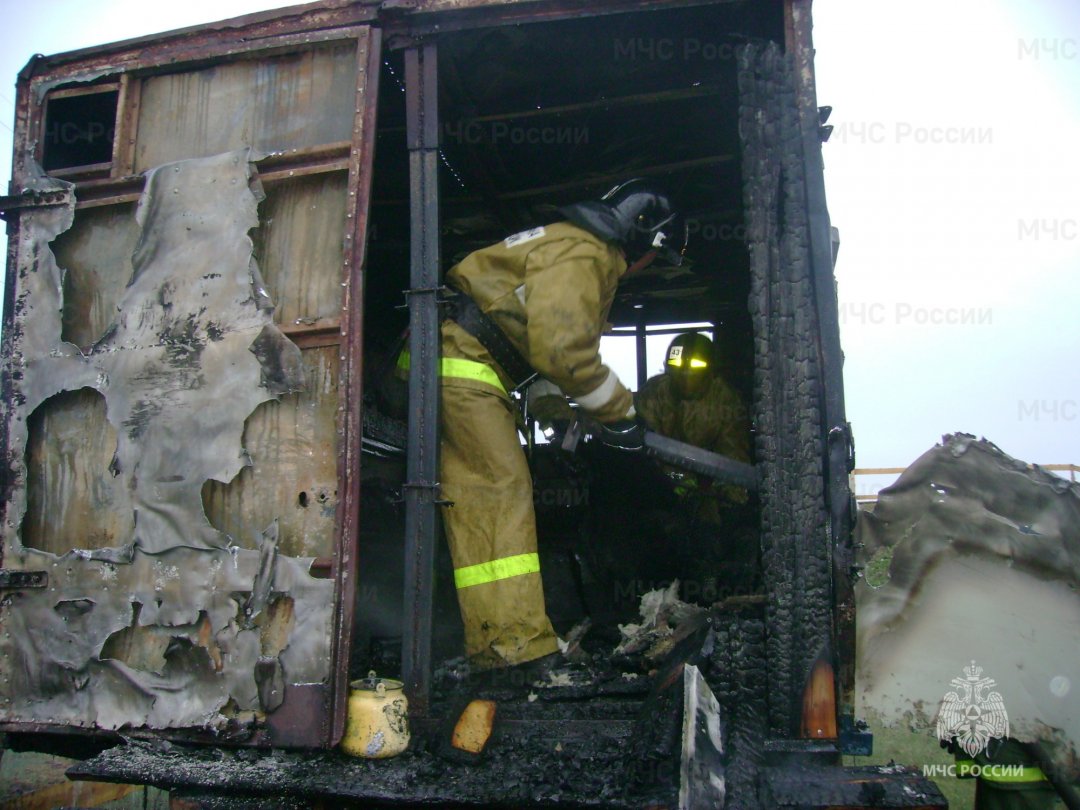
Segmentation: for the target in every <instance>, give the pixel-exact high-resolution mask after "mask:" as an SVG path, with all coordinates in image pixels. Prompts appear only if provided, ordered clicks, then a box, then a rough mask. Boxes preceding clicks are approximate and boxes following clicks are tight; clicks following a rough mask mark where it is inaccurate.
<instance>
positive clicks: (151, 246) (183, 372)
mask: <svg viewBox="0 0 1080 810" xmlns="http://www.w3.org/2000/svg"><path fill="white" fill-rule="evenodd" d="M250 158H251V155H250V154H249V150H247V149H243V150H240V151H236V152H231V153H226V154H223V155H218V156H214V157H210V158H203V159H199V160H188V161H182V162H179V163H174V164H169V165H165V166H161V167H159V168H157V169H154V170H152V171H151V172H149V173H148V176H147V180H146V190H145V192H144V193H143V196H142V198H141V200H140V202H139V205H138V208H137V209H136V222H137V225H138V228H139V236H138V240H137V243H136V246H135V250H134V254H133V258H132V261H131V267H132V272H131V278H130V282H129V283H128V286H127V287H126V288H125V289H124V290H123V293H122V295H120V297H119V300H118V301H117V303H116V312H115V317H114V319H113V321H112V323H111V324H110V325H109V326H108V327H107V328H106V329H105V334H104V336H103V337H102V338H101V339H100V340H99V341H97V343H95V344H94V345H93V347H92V348H91V349H90V350H89V351H88V353H87V354H85V355H84V354H83V353H81V352H80V351H79V350H78V349H77V348H76V347H75V346H73V345H71V344H68V343H64V342H62V340H61V322H62V311H63V300H62V273H61V271H60V269H59V268H58V267H57V263H56V261H55V259H54V257H53V254H52V251H51V250H50V249H49V244H50V243H51V242H52V241H53V239H55V238H56V236H57V235H58V234H60V233H62V232H63V231H64V230H66V229H67V228H69V227H70V226H71V223H72V218H73V207H74V198H73V196H71V195H70V186H68V185H67V184H63V183H59V182H57V181H48V180H38V181H37V183H38V185H40V186H41V189H39V190H47V188H52V189H59V190H61V191H67V192H68V194H69V198H68V202H67V204H66V205H58V206H49V207H42V208H36V209H28V210H26V211H24V212H22V213H21V217H20V223H19V225H20V227H19V233H20V240H19V244H18V245H17V247H16V250H15V262H16V270H17V276H18V288H17V291H16V293H15V302H16V320H15V329H14V330H13V334H12V335H10V336H8V344H7V348H8V349H9V351H10V360H9V364H10V367H9V369H8V370H7V379H9V380H10V382H11V388H12V390H11V391H10V398H9V400H8V401H6V402H5V403H3V406H4V408H5V412H4V416H5V418H6V420H7V427H8V447H7V458H6V463H7V466H8V471H7V473H8V474H7V485H8V489H7V496H8V502H7V505H6V506H7V521H6V523H5V525H4V527H3V551H4V555H3V557H4V565H5V568H7V569H15V570H34V571H45V572H46V573H47V575H48V588H36V589H24V590H20V591H13V592H10V593H8V594H7V595H6V596H5V598H4V600H3V601H2V602H0V627H2V628H3V631H2V633H0V662H2V663H0V720H3V721H5V722H20V723H38V724H60V725H75V726H89V727H99V728H106V729H118V728H122V727H136V728H138V727H143V726H148V727H151V728H190V727H198V728H204V729H211V730H220V729H223V728H224V727H225V726H227V725H229V724H230V722H231V723H232V725H233V726H235V725H236V723H237V722H245V718H246V720H247V721H250V720H255V719H257V718H258V717H260V716H263V715H265V713H266V712H269V711H272V710H274V709H276V708H278V707H284V706H285V705H287V703H288V699H289V698H288V695H289V692H290V689H293V688H295V689H296V690H298V691H299V692H302V691H303V688H306V687H307V686H308V685H311V684H326V683H327V682H328V681H329V678H330V647H331V637H332V630H333V621H334V617H333V602H334V598H333V589H334V583H333V582H331V581H328V580H320V579H315V578H313V577H312V576H311V575H310V574H309V573H308V569H309V567H310V563H311V560H310V559H303V558H294V557H289V556H285V555H283V554H281V553H280V548H279V531H278V529H279V526H278V521H277V520H276V516H274V517H270V518H269V519H268V520H267V521H266V523H264V524H262V525H248V526H242V527H240V528H238V529H237V532H238V533H242V534H245V535H247V536H250V537H252V538H254V542H252V543H251V544H250V545H251V546H252V548H250V549H249V548H240V547H238V546H237V544H236V543H235V542H234V541H233V538H232V537H230V536H229V535H228V534H225V533H223V532H221V531H219V530H218V529H216V528H214V526H212V525H211V523H210V522H209V520H208V519H207V518H206V516H205V514H204V512H203V508H202V488H203V485H204V483H205V482H206V481H207V480H208V479H214V480H217V481H221V482H229V481H231V480H232V479H233V478H235V477H236V475H237V473H238V472H239V471H240V470H241V469H242V468H243V467H244V466H245V465H246V464H248V463H249V459H248V456H247V453H246V451H245V449H244V447H243V444H242V442H241V438H242V435H243V430H244V425H245V420H248V419H249V417H250V416H251V415H252V413H253V412H255V411H256V410H257V409H258V408H259V406H260V405H261V404H263V403H269V402H272V401H273V400H275V399H277V398H278V397H280V396H282V395H287V394H290V393H292V392H297V391H299V390H301V389H302V387H303V386H304V382H305V381H304V374H303V368H302V362H301V353H300V350H299V349H298V348H297V347H296V346H295V345H294V344H292V343H291V342H290V341H289V340H288V339H287V338H286V337H285V336H284V335H283V334H282V333H281V332H280V331H279V330H278V329H277V327H276V326H275V325H274V324H273V303H272V301H271V297H270V295H269V293H268V291H267V290H266V289H265V285H264V283H263V281H262V278H261V276H260V273H259V268H258V266H257V264H256V263H255V261H254V259H253V257H252V243H251V239H250V238H249V236H248V231H249V230H250V229H252V228H254V227H256V226H257V225H258V224H259V222H258V216H257V206H258V202H259V200H260V198H261V191H260V189H259V188H258V186H257V183H253V181H252V177H251V175H252V169H251V164H250V162H249V161H250ZM118 272H121V271H118ZM324 376H325V375H324ZM331 376H332V375H331ZM314 377H315V379H316V380H317V381H322V380H323V377H319V376H318V375H314ZM81 389H90V391H82V390H81ZM71 391H79V392H80V393H79V394H78V395H76V396H75V397H74V400H73V402H74V405H71V404H68V400H69V399H70V397H68V395H64V392H71ZM91 391H96V392H97V394H92V393H91ZM322 394H323V397H322V400H321V401H322V405H321V406H320V407H321V408H322V409H323V410H325V409H327V408H328V407H329V405H328V404H327V403H328V402H329V401H330V400H332V399H333V398H334V392H333V390H332V386H328V387H326V390H324V391H323V392H322ZM57 395H63V396H62V397H61V398H60V399H53V398H55V397H56V396H57ZM97 396H100V397H103V398H104V405H105V414H106V416H107V420H108V424H109V425H110V426H111V427H112V429H113V431H114V434H115V453H114V454H113V455H112V458H111V460H109V461H106V456H108V455H110V454H109V448H108V445H109V443H110V442H111V441H112V440H110V439H109V438H104V439H103V440H101V443H100V444H99V445H98V446H97V449H96V450H94V451H93V452H90V453H72V452H69V450H70V448H66V447H65V445H64V436H63V435H60V436H57V435H55V433H57V432H62V431H61V430H60V429H59V428H60V427H63V429H64V430H69V429H70V430H74V422H75V421H77V420H79V419H80V418H82V421H83V424H82V428H83V430H95V429H97V428H96V427H95V425H96V424H100V425H101V426H102V427H103V426H104V425H103V424H102V423H101V422H100V419H101V416H100V414H99V415H98V416H97V417H94V416H93V413H94V412H95V411H100V410H101V408H100V402H99V401H98V400H96V397H97ZM315 401H320V400H319V399H318V398H316V399H315ZM58 403H59V404H58ZM39 407H40V408H41V411H42V416H41V417H40V418H41V419H45V420H50V419H51V420H52V423H50V424H47V425H46V426H45V427H44V428H42V430H41V432H42V434H43V439H44V441H43V446H44V448H45V450H43V453H44V454H45V455H49V454H50V453H52V454H54V455H55V456H56V457H55V458H53V461H54V462H55V461H57V460H59V461H61V462H70V464H71V465H72V467H73V469H74V471H75V474H76V476H77V477H80V479H81V480H83V481H84V483H82V484H80V485H79V487H78V488H77V489H80V490H85V493H90V494H91V495H96V493H97V491H98V490H97V489H96V488H100V487H102V486H104V487H106V490H108V488H109V487H113V488H119V489H122V490H123V491H124V492H125V493H126V496H127V497H128V498H129V499H130V500H129V505H128V506H126V507H125V509H126V518H127V519H129V520H130V527H131V528H130V530H129V531H128V533H127V534H126V535H125V536H113V537H111V538H110V542H111V543H112V545H110V546H109V547H107V548H97V547H95V548H93V549H92V550H80V545H79V542H78V538H77V537H72V536H70V532H71V531H72V527H73V526H77V523H78V522H77V521H76V520H74V519H73V518H70V517H69V518H64V517H63V516H64V515H65V514H69V515H70V512H68V513H65V512H64V510H55V512H56V514H55V515H54V514H53V512H54V510H53V509H51V508H39V512H40V513H41V514H40V516H39V518H38V520H39V522H41V523H42V524H44V525H43V527H42V528H41V529H40V531H41V532H42V533H44V534H51V535H52V537H51V538H50V541H49V544H50V549H49V550H39V549H34V548H30V547H28V544H27V543H26V542H25V539H24V537H23V536H22V534H21V532H20V526H21V525H22V524H23V517H24V513H25V512H26V508H27V488H28V487H29V486H33V485H34V481H31V480H28V477H27V468H26V451H27V445H28V436H29V432H28V428H27V425H28V423H29V422H30V421H31V420H30V416H31V415H32V414H34V413H35V411H36V410H38V409H39ZM305 407H306V406H305ZM297 409H298V410H302V407H300V406H297ZM80 411H81V412H82V413H83V414H90V416H89V418H86V417H80ZM35 418H38V417H35ZM95 418H96V419H97V420H98V421H97V422H95ZM323 421H324V422H325V421H327V420H326V419H324V420H323ZM65 425H66V427H64V426H65ZM91 446H92V445H91ZM293 449H295V448H293ZM327 452H328V453H330V455H331V456H332V455H333V452H334V451H333V449H332V447H331V448H329V449H328V450H327ZM65 453H66V454H67V455H66V456H65ZM46 466H47V465H46ZM61 467H62V465H61ZM56 477H57V486H56V489H57V490H58V491H59V490H61V489H63V488H64V487H66V486H70V485H71V482H67V483H64V482H63V481H62V480H60V479H62V478H63V477H64V473H63V471H62V472H61V473H58V474H57V476H56ZM117 491H119V490H117ZM85 493H84V494H85ZM116 506H117V504H116V503H113V507H114V508H115V507H116ZM56 519H63V520H66V528H64V527H61V528H64V531H67V532H69V534H68V536H65V534H64V531H56V529H57V527H56V526H54V525H51V523H50V522H51V521H53V520H56ZM115 534H116V535H119V534H121V533H120V532H116V533H115ZM66 541H67V542H66ZM84 545H85V544H84ZM67 549H76V550H67ZM64 551H66V553H61V552H64ZM301 687H303V688H301ZM282 693H284V695H283V694H282ZM282 700H284V701H285V704H283V703H282ZM282 710H284V708H283V709H282ZM312 743H313V744H314V743H315V740H314V739H313V740H312Z"/></svg>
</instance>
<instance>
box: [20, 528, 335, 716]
mask: <svg viewBox="0 0 1080 810" xmlns="http://www.w3.org/2000/svg"><path fill="white" fill-rule="evenodd" d="M24 559H25V561H26V564H27V565H28V566H31V567H35V568H39V569H43V570H46V571H48V572H49V582H50V587H49V588H48V589H47V590H35V591H30V590H27V591H20V592H17V593H14V594H12V595H11V596H10V598H8V599H5V600H4V603H3V604H2V605H0V620H2V624H3V628H4V630H3V633H2V634H0V653H2V655H3V658H4V661H5V662H6V664H5V673H4V675H5V677H4V678H3V679H0V717H2V719H3V720H6V721H10V720H18V721H24V722H25V721H33V722H40V723H49V724H63V725H74V726H96V727H98V728H104V729H118V728H122V727H124V726H125V725H127V726H131V727H134V728H139V727H143V726H147V727H151V728H186V727H199V728H210V729H214V728H224V727H225V725H226V723H227V718H226V716H225V714H224V713H223V710H224V709H226V707H227V704H229V703H230V702H232V703H233V704H235V707H236V709H235V711H240V712H244V711H247V712H261V711H263V709H262V707H261V705H260V703H259V696H258V685H257V683H256V675H255V671H256V665H257V664H258V662H259V660H260V658H261V657H264V656H262V655H261V650H262V644H263V642H262V636H263V632H262V628H260V627H259V626H258V625H257V624H255V623H253V622H252V621H251V619H249V618H248V617H245V616H244V615H243V609H242V608H243V604H244V599H246V597H247V596H248V595H249V594H250V593H251V589H252V587H253V584H254V583H255V581H256V578H257V574H258V570H259V562H260V555H259V554H257V553H254V552H247V551H237V552H235V553H234V554H233V555H230V554H229V553H227V552H223V551H217V552H206V551H199V550H196V549H190V548H177V549H172V550H169V551H166V552H163V553H161V554H157V555H151V554H144V553H142V552H138V551H136V552H135V554H134V556H133V558H132V560H131V562H130V564H126V565H124V564H114V563H109V562H102V561H94V560H87V559H85V558H84V557H80V556H77V555H74V554H69V555H65V556H63V557H55V556H53V555H49V554H45V553H42V552H35V551H27V552H26V554H25V556H24ZM274 573H275V578H274V588H275V590H276V591H278V592H282V593H284V592H287V593H288V594H289V597H290V598H291V599H293V600H294V601H295V602H296V603H297V604H300V605H303V610H301V611H297V612H295V613H294V616H295V625H294V626H293V629H292V633H290V636H289V644H288V646H287V647H286V648H285V649H284V650H283V651H282V652H281V654H280V656H274V658H275V659H278V660H279V661H280V665H281V669H282V671H283V672H284V673H285V674H286V676H287V677H288V679H289V682H290V683H298V684H303V683H318V682H321V681H323V680H325V678H326V672H327V663H328V660H329V639H330V629H331V628H330V623H331V603H332V594H331V589H332V583H331V582H328V581H320V580H315V579H312V578H311V577H310V576H308V575H307V574H306V573H305V569H304V565H303V561H301V560H293V559H289V558H279V559H278V561H277V566H276V570H275V572H274ZM124 631H127V633H128V638H126V639H125V638H123V637H120V636H118V634H120V633H123V632H124ZM139 634H141V636H142V637H139ZM114 656H115V657H114Z"/></svg>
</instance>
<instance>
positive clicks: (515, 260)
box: [440, 180, 685, 669]
mask: <svg viewBox="0 0 1080 810" xmlns="http://www.w3.org/2000/svg"><path fill="white" fill-rule="evenodd" d="M559 210H560V212H561V213H562V214H563V216H565V217H566V221H562V222H557V223H555V224H552V225H547V226H544V227H540V228H534V229H531V230H528V231H524V232H522V233H518V234H515V235H513V236H510V237H507V238H506V239H504V240H503V241H502V242H499V243H497V244H494V245H492V246H490V247H487V248H483V249H481V250H478V251H476V252H474V253H472V254H470V255H469V256H467V257H466V258H465V259H463V260H462V261H461V262H460V263H459V264H457V265H456V266H454V267H453V268H452V269H451V270H450V271H449V273H448V274H447V277H446V282H447V285H448V286H450V287H452V288H454V289H455V290H457V291H459V292H460V293H463V294H464V295H466V296H468V298H469V299H471V301H472V302H474V303H475V305H476V307H477V308H478V309H479V310H480V311H481V312H482V313H484V314H485V315H486V316H487V318H489V319H490V321H492V322H494V324H495V325H496V326H497V327H498V329H499V331H501V333H502V334H503V335H504V336H505V338H506V339H508V340H509V342H510V343H511V344H512V345H513V348H514V349H516V350H517V352H518V353H519V354H520V357H521V358H523V359H524V360H525V361H526V362H527V363H528V365H529V366H531V368H532V369H533V370H534V371H535V372H536V373H537V374H539V375H540V376H541V377H542V378H544V379H547V380H549V381H551V382H552V383H554V384H555V385H557V386H558V387H559V388H561V389H562V390H563V391H564V392H565V393H566V394H567V395H568V396H570V397H571V398H572V399H573V400H574V401H575V402H576V403H577V405H578V406H579V407H580V408H581V409H583V410H584V411H585V412H587V413H588V414H589V415H591V416H592V417H593V418H594V419H596V420H598V421H600V422H602V423H618V422H620V421H623V420H628V419H633V417H634V408H633V397H632V395H631V393H630V392H629V391H628V390H627V389H626V387H625V386H624V385H623V384H622V382H620V380H619V378H618V376H616V374H615V373H614V372H613V371H612V370H611V369H609V368H608V367H607V366H606V365H604V363H603V362H602V360H601V358H600V337H601V334H602V332H603V329H604V325H605V322H606V319H607V315H608V311H609V309H610V308H611V305H612V302H613V300H614V297H615V290H616V287H617V285H618V283H619V280H620V279H621V278H622V277H623V276H624V275H625V274H627V271H628V269H630V270H636V269H638V268H640V267H644V266H646V265H647V264H649V263H650V262H651V261H653V259H654V258H655V257H656V256H657V255H658V253H659V254H661V255H665V256H666V258H667V259H668V260H669V261H673V262H677V260H679V259H680V258H681V253H680V252H679V250H678V245H674V243H675V242H677V240H678V238H679V237H683V239H684V238H685V226H684V225H681V220H680V219H679V217H678V216H677V214H676V212H675V210H674V207H673V206H672V204H671V202H670V200H669V198H668V197H667V196H666V195H664V194H663V193H662V192H659V191H658V190H656V189H654V188H652V187H651V186H649V184H647V183H645V182H644V181H640V180H633V181H628V182H627V183H624V184H622V185H620V186H617V187H616V188H614V189H612V190H611V191H610V192H608V194H606V195H604V197H603V198H602V199H600V200H596V201H589V202H584V203H578V204H575V205H571V206H566V207H563V208H561V209H559ZM676 223H679V224H676ZM680 227H681V233H680V234H678V236H676V235H675V230H676V229H678V228H680ZM681 244H685V242H683V243H681ZM441 334H442V368H441V375H442V385H441V391H442V405H441V413H442V420H441V425H442V440H441V445H440V451H441V456H440V480H441V488H442V496H443V498H445V499H447V500H449V501H451V502H452V503H453V506H452V507H449V508H447V509H445V510H444V511H443V520H444V526H445V530H446V535H447V540H448V542H449V546H450V553H451V558H452V561H453V566H454V580H455V585H456V587H457V595H458V604H459V607H460V609H461V617H462V620H463V623H464V626H465V652H466V655H467V656H468V658H469V661H470V663H471V664H472V666H473V667H474V668H477V669H491V668H496V667H506V666H515V665H519V664H524V663H526V662H530V661H533V660H535V659H538V658H541V657H543V656H546V655H549V654H551V653H554V652H555V651H556V650H557V639H556V635H555V631H554V630H553V628H552V626H551V621H550V620H549V619H548V616H547V612H546V608H545V604H544V592H543V585H542V580H541V576H540V561H539V557H538V555H537V538H536V521H535V515H534V512H533V497H532V478H531V475H530V473H529V468H528V463H527V460H526V457H525V454H524V450H523V448H522V446H521V442H520V440H519V438H518V432H517V413H516V409H515V406H514V405H513V403H512V400H511V398H510V396H509V395H508V392H509V391H511V390H513V388H515V387H516V386H518V385H519V384H520V383H521V382H522V381H521V380H519V379H513V378H512V377H511V375H510V373H509V372H508V371H507V369H506V368H504V367H503V364H501V363H500V362H497V361H496V359H495V357H494V356H493V353H492V351H491V350H490V349H489V348H488V346H486V345H485V343H484V342H483V341H482V340H481V339H480V338H478V337H477V336H476V334H473V333H471V332H470V331H469V330H468V329H466V328H465V327H464V326H463V322H462V323H459V322H458V321H455V320H452V319H447V320H444V321H443V323H442V332H441ZM495 354H498V352H495Z"/></svg>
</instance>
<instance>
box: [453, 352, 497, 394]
mask: <svg viewBox="0 0 1080 810" xmlns="http://www.w3.org/2000/svg"><path fill="white" fill-rule="evenodd" d="M440 373H441V374H442V376H444V377H458V378H460V379H463V380H476V381H477V382H482V383H487V384H488V385H493V386H495V387H496V388H498V389H499V390H500V391H502V392H503V393H504V394H505V393H506V388H504V387H503V384H502V381H501V380H500V379H499V375H498V374H496V373H495V369H493V368H492V367H491V366H489V365H486V364H484V363H478V362H476V361H475V360H463V359H461V358H460V357H444V358H443V359H442V369H441V371H440Z"/></svg>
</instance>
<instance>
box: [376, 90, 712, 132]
mask: <svg viewBox="0 0 1080 810" xmlns="http://www.w3.org/2000/svg"><path fill="white" fill-rule="evenodd" d="M726 92H728V88H724V87H721V86H719V85H701V86H700V87H686V88H679V89H677V90H661V91H658V92H655V93H636V94H633V95H629V96H615V97H612V98H602V99H597V100H596V101H583V102H580V103H578V104H561V105H558V106H553V107H543V108H541V109H523V110H507V111H505V112H499V113H490V114H489V115H476V116H468V117H466V118H461V119H459V120H451V121H448V122H447V123H448V124H449V125H451V126H452V125H455V124H460V125H462V126H468V125H470V124H486V123H491V122H494V121H517V120H521V119H523V118H544V117H547V116H552V115H567V114H569V113H576V112H592V111H594V110H610V109H615V108H618V107H640V106H642V105H645V104H656V103H662V102H665V101H683V100H685V99H692V98H704V97H707V96H716V95H720V94H721V93H726ZM458 95H461V94H460V93H459V94H458ZM402 130H403V128H402V127H385V128H383V129H380V130H379V132H380V133H390V132H401V131H402Z"/></svg>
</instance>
